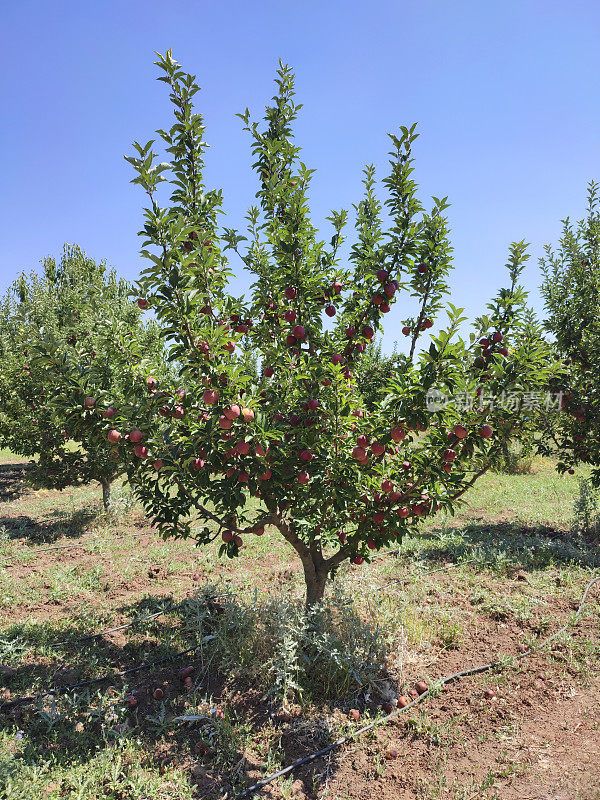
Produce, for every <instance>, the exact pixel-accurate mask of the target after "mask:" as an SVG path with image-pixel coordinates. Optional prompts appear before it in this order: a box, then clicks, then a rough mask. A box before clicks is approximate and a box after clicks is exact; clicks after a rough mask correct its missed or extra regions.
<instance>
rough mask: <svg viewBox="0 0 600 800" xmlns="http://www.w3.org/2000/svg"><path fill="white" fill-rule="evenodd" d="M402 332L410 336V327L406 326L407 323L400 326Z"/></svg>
mask: <svg viewBox="0 0 600 800" xmlns="http://www.w3.org/2000/svg"><path fill="white" fill-rule="evenodd" d="M402 333H403V334H404V335H405V336H410V328H409V327H408V325H405V326H404V327H403V328H402Z"/></svg>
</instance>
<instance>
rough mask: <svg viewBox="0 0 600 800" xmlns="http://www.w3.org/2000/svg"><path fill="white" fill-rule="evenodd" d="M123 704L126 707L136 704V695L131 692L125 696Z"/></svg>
mask: <svg viewBox="0 0 600 800" xmlns="http://www.w3.org/2000/svg"><path fill="white" fill-rule="evenodd" d="M125 704H126V705H127V707H128V708H135V707H136V706H137V704H138V701H137V697H134V696H133V695H132V694H130V695H127V697H126V698H125Z"/></svg>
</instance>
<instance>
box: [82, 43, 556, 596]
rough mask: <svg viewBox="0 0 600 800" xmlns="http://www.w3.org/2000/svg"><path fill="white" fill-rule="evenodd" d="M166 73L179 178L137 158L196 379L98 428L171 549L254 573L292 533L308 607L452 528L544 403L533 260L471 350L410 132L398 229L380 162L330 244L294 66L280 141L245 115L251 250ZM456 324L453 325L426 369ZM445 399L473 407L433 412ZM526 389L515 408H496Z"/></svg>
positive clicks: (184, 369) (187, 104)
mask: <svg viewBox="0 0 600 800" xmlns="http://www.w3.org/2000/svg"><path fill="white" fill-rule="evenodd" d="M157 63H158V65H159V67H160V69H161V72H162V74H161V77H160V80H162V81H164V82H165V83H166V84H167V85H168V86H169V89H170V98H171V102H172V104H173V112H174V118H175V119H174V122H173V125H172V126H171V128H170V129H168V130H161V131H159V132H158V134H159V136H160V137H161V139H162V140H163V142H164V145H165V147H166V152H167V154H168V157H169V159H170V161H169V162H168V163H165V162H159V161H158V156H157V154H156V153H155V151H154V149H153V142H152V141H151V142H148V143H147V144H145V145H141V144H137V143H136V144H135V150H136V154H135V155H134V156H132V157H129V158H128V161H129V162H130V163H131V164H132V165H133V167H134V169H135V173H136V177H135V178H134V182H135V183H138V184H140V185H141V186H142V187H143V188H144V189H145V191H146V193H147V195H148V198H149V205H148V208H147V209H146V211H145V224H144V228H143V231H142V232H141V235H142V237H143V238H144V249H143V251H142V252H143V255H144V256H145V257H146V258H148V260H149V262H150V265H149V267H148V268H147V269H146V270H144V272H143V273H142V275H141V278H140V294H141V297H140V300H141V303H142V305H148V307H150V308H152V309H153V311H154V313H155V314H156V318H157V321H158V323H159V325H160V326H161V327H162V332H163V335H164V336H165V337H166V338H167V339H168V349H169V357H170V358H171V359H172V360H173V362H176V363H177V364H178V365H179V380H178V381H176V382H175V383H174V384H168V383H164V384H161V385H160V386H159V387H158V390H157V391H155V392H153V393H152V394H151V395H139V397H136V400H135V406H134V407H128V406H123V405H120V406H119V410H118V412H117V413H116V414H115V417H114V418H113V419H112V420H111V421H110V422H108V421H102V420H100V421H99V425H98V426H97V436H98V440H101V439H104V441H106V439H107V438H110V440H111V441H114V440H115V439H117V437H119V444H118V447H119V450H120V454H121V455H120V457H121V458H122V459H123V461H124V463H125V464H126V465H127V469H128V474H129V478H130V481H131V483H132V485H133V486H134V487H135V491H136V493H137V495H138V497H139V498H140V499H141V500H142V501H143V503H144V505H145V507H146V510H147V512H148V514H149V515H150V516H151V517H153V518H154V520H155V521H156V523H157V525H158V526H159V528H160V530H161V531H162V533H163V534H164V535H176V536H193V537H194V538H195V539H196V541H197V542H198V543H199V544H204V543H208V542H210V541H212V540H213V539H214V538H215V537H217V536H220V537H221V539H222V545H221V550H222V551H224V552H226V553H227V554H228V555H230V556H236V555H238V554H239V553H240V552H241V551H242V550H243V541H244V540H243V537H244V536H245V535H248V534H259V535H261V534H263V533H264V532H265V528H266V526H271V530H272V529H276V530H277V531H278V532H279V533H280V534H281V536H283V537H284V538H285V539H286V541H287V542H289V544H290V545H291V546H292V547H293V548H294V549H295V551H296V552H297V554H298V556H299V557H300V560H301V562H302V565H303V568H304V576H305V580H306V586H307V595H306V599H307V603H308V604H309V605H310V604H313V603H315V602H318V601H319V600H320V599H321V598H322V596H323V592H324V588H325V584H326V580H327V577H328V575H331V574H332V573H334V572H335V570H336V569H337V567H338V566H339V565H340V564H341V563H342V562H343V561H345V560H348V559H350V560H351V561H352V562H353V563H355V564H360V563H362V562H363V561H364V560H367V559H368V558H369V555H370V554H371V553H373V552H375V551H376V550H378V549H379V548H381V547H385V546H389V545H390V544H391V543H396V542H398V541H399V540H400V539H401V538H402V536H403V534H404V533H406V532H407V531H412V530H415V529H416V528H417V527H418V526H419V524H420V523H421V522H422V520H423V519H425V518H426V517H428V516H429V515H430V514H433V513H434V512H436V511H438V510H440V509H448V510H452V508H453V507H454V505H455V503H456V502H457V501H458V500H459V499H460V498H461V497H462V495H463V494H464V493H465V492H466V491H467V490H468V488H469V487H470V486H471V485H473V483H474V482H475V481H476V480H477V478H478V477H479V476H480V475H481V474H483V473H484V472H485V471H486V469H487V468H488V467H489V464H490V463H491V461H492V460H493V457H494V454H495V452H496V450H497V448H498V447H499V446H500V444H501V442H503V441H505V440H506V439H508V438H510V437H511V436H512V435H513V431H514V428H515V424H516V423H517V421H518V419H519V416H520V411H521V406H522V402H523V393H524V392H526V391H533V390H536V389H539V388H540V387H545V386H546V384H547V379H548V374H549V368H548V357H547V355H548V354H547V348H546V347H544V346H543V345H542V344H541V343H540V339H539V336H537V331H532V330H530V329H529V328H528V327H527V326H526V325H524V324H521V320H522V319H523V318H524V315H526V306H525V294H524V292H523V290H522V289H521V288H520V287H519V285H518V281H519V275H520V273H521V271H522V269H523V264H524V259H525V257H526V254H525V247H524V245H522V244H521V245H515V246H513V248H512V251H511V258H510V261H509V265H508V267H509V275H510V281H511V283H510V287H509V288H508V289H506V290H502V291H501V292H500V293H499V294H498V296H497V297H496V299H495V300H494V301H493V303H492V304H491V307H490V313H489V314H488V316H487V318H486V330H485V332H486V336H485V337H482V339H481V341H479V340H478V339H477V338H476V336H475V334H473V335H472V336H471V340H470V342H465V341H463V339H461V338H460V336H459V335H458V330H459V327H460V325H461V324H462V323H463V322H464V317H463V316H462V312H461V309H458V308H456V307H454V306H453V305H451V304H450V303H448V302H447V301H446V299H445V296H446V293H447V291H448V287H447V277H448V273H449V270H450V267H451V247H450V244H449V241H448V227H447V220H446V218H445V216H444V210H445V208H446V206H447V204H446V201H445V200H443V199H437V198H434V200H433V208H432V210H431V211H426V210H425V209H424V208H423V206H422V205H421V203H420V201H419V200H418V198H417V186H416V183H415V182H414V180H413V177H412V173H413V158H412V153H411V148H412V145H413V143H414V141H415V139H416V136H417V134H416V133H415V130H414V127H413V128H402V129H401V133H400V135H399V136H395V135H392V136H391V137H390V138H391V143H392V151H391V154H390V162H389V172H388V174H387V176H386V177H385V178H384V180H383V185H384V188H385V189H386V191H387V199H386V201H385V206H386V210H387V213H388V215H389V217H390V219H391V222H390V224H389V226H388V227H384V223H383V220H382V212H383V206H382V204H381V203H380V202H379V200H378V199H377V197H376V181H375V170H374V167H372V166H369V167H367V168H366V169H365V176H364V185H365V195H364V197H363V199H362V200H361V201H360V202H359V203H358V204H357V206H356V207H355V211H356V215H355V216H356V219H355V237H354V243H353V244H352V247H351V249H350V254H349V259H348V262H347V263H346V264H344V263H342V259H341V257H340V246H341V244H342V241H343V232H344V229H345V226H346V224H347V220H348V214H347V212H346V211H344V210H341V211H334V212H332V213H331V216H330V217H329V221H330V222H331V224H332V228H333V235H332V237H331V238H330V241H329V243H326V242H325V241H323V240H322V239H321V238H320V236H319V234H318V231H317V230H316V228H315V227H314V226H313V224H312V222H311V219H310V214H309V208H308V199H307V198H308V191H309V187H310V182H311V177H312V173H313V171H312V170H310V169H309V168H308V167H307V166H306V165H305V164H304V163H303V162H302V161H301V160H300V158H299V153H300V151H299V148H298V147H297V146H296V145H295V144H294V140H293V133H292V123H293V121H294V119H295V117H296V114H297V111H298V109H299V106H297V105H296V104H295V103H294V99H293V98H294V82H293V76H292V74H291V71H290V69H289V68H288V67H286V66H283V65H280V69H279V71H278V75H277V80H276V84H277V93H276V95H275V97H274V98H273V102H272V104H271V105H270V106H268V107H267V109H266V114H265V124H264V127H262V128H261V127H260V126H259V125H258V123H253V122H250V114H249V111H248V110H246V111H245V112H244V113H243V114H241V115H240V117H241V119H242V120H243V122H244V125H245V129H246V130H247V131H248V132H249V134H250V136H251V139H252V152H253V156H254V169H255V170H256V172H257V175H258V181H259V189H258V192H257V199H258V204H257V205H253V206H252V207H251V208H250V209H249V212H248V217H247V220H248V236H247V238H246V237H244V236H242V235H240V234H238V232H237V231H236V230H234V229H231V228H224V229H223V230H222V231H220V229H219V227H218V215H219V214H220V213H221V211H222V209H221V204H222V195H221V191H220V190H214V189H208V188H206V186H205V185H204V181H203V165H204V154H205V148H206V146H207V145H206V143H205V129H204V123H203V119H202V117H201V116H200V115H199V114H196V113H194V111H193V107H192V100H193V97H194V95H195V94H196V92H197V91H198V88H199V87H198V86H197V84H196V80H195V77H194V76H193V75H189V74H187V73H185V72H184V71H183V70H182V69H181V68H180V67H179V65H178V64H177V63H176V62H175V61H174V60H173V59H172V57H171V54H170V52H168V53H167V54H166V55H165V56H164V57H159V61H158V62H157ZM165 182H167V185H168V186H170V194H168V195H167V197H166V200H165V201H162V202H163V203H164V204H161V201H160V198H161V197H162V196H163V189H164V187H163V185H162V184H163V183H165ZM243 243H245V244H243ZM228 252H229V253H232V254H233V256H234V257H236V258H239V259H240V263H241V264H242V265H243V266H244V267H245V268H246V269H247V270H249V271H250V274H251V275H252V278H253V281H254V282H253V284H252V293H251V298H250V300H249V301H248V302H245V301H244V300H243V299H241V298H235V297H233V296H232V295H231V294H229V293H228V291H227V282H228V278H229V277H230V276H231V274H232V273H231V268H230V266H229V264H228V260H227V254H228ZM400 294H403V295H404V297H405V298H406V299H405V303H406V307H407V317H406V319H405V323H404V324H405V326H406V327H407V328H408V329H409V346H410V353H409V355H407V356H404V357H402V358H401V359H400V360H399V363H398V367H397V369H396V370H395V371H394V374H393V376H392V379H391V380H390V382H389V386H388V392H387V394H386V396H385V397H384V398H382V400H381V402H379V403H377V404H375V405H373V404H372V405H373V407H368V403H367V402H366V400H365V397H364V396H363V395H362V394H361V392H360V388H359V383H358V381H357V379H356V375H355V371H356V364H357V363H358V362H359V361H360V359H361V358H362V357H363V354H364V353H365V352H366V351H367V350H368V349H369V348H370V347H372V342H373V339H374V337H375V334H376V332H377V331H378V329H379V328H380V326H381V323H382V320H383V319H384V317H385V314H386V313H388V311H389V310H390V308H391V305H392V304H393V303H394V302H395V301H396V299H397V297H398V296H399V295H400ZM411 298H412V299H411ZM409 303H412V308H413V309H414V311H413V313H412V314H410V313H409V312H408V307H409ZM443 309H445V310H446V313H447V317H448V319H447V324H446V327H445V328H443V329H442V330H441V331H440V332H438V333H437V334H435V335H433V336H432V337H431V342H430V344H429V347H428V348H427V349H425V350H424V351H422V352H420V353H418V344H419V342H420V339H421V336H422V334H423V333H425V331H428V330H430V329H431V328H432V326H433V324H434V320H435V318H436V317H437V316H438V315H439V313H440V312H441V311H442V310H443ZM326 320H330V321H333V323H334V324H333V325H331V323H328V324H327V325H326V324H324V323H325V321H326ZM247 352H251V353H253V354H257V355H258V360H259V363H260V376H259V377H258V378H257V377H256V376H255V374H254V372H253V370H248V369H246V368H245V366H244V364H245V358H244V356H243V354H245V353H247ZM240 353H242V357H240V355H239V354H240ZM483 387H486V389H487V392H488V394H489V395H490V398H491V399H490V400H486V401H485V402H484V400H483V398H482V393H483ZM432 390H443V391H444V393H445V394H447V395H451V396H453V397H456V396H457V395H461V396H464V397H465V398H471V403H470V405H469V404H467V406H466V407H465V408H459V407H458V406H457V405H456V403H455V402H450V403H444V402H442V403H441V404H435V403H433V404H432V403H431V402H429V404H428V400H430V399H431V392H432ZM509 391H514V392H515V395H516V396H515V400H514V402H513V404H512V406H510V407H508V408H501V407H499V406H498V405H495V404H494V402H493V398H494V397H495V396H500V395H501V393H502V392H509ZM438 393H439V392H438ZM434 395H435V392H434ZM126 434H127V435H128V439H127V437H126ZM482 453H483V454H484V455H485V456H487V458H485V459H484V463H482V462H481V458H480V456H481V454H482ZM475 457H477V458H478V459H479V460H477V462H476V466H474V464H475V460H474V458H475Z"/></svg>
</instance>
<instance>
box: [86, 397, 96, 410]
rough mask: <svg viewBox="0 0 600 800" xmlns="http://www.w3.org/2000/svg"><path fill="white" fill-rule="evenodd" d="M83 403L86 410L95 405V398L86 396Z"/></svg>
mask: <svg viewBox="0 0 600 800" xmlns="http://www.w3.org/2000/svg"><path fill="white" fill-rule="evenodd" d="M83 405H84V407H85V408H87V409H88V411H89V410H90V409H91V408H93V407H94V406H95V405H96V398H95V397H86V398H85V400H84V402H83Z"/></svg>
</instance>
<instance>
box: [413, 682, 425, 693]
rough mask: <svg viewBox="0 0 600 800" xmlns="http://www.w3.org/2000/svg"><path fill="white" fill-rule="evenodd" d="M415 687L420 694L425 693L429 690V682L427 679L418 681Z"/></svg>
mask: <svg viewBox="0 0 600 800" xmlns="http://www.w3.org/2000/svg"><path fill="white" fill-rule="evenodd" d="M415 689H416V691H417V692H418V693H419V694H423V693H424V692H426V691H427V684H426V683H425V681H418V683H415Z"/></svg>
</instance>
